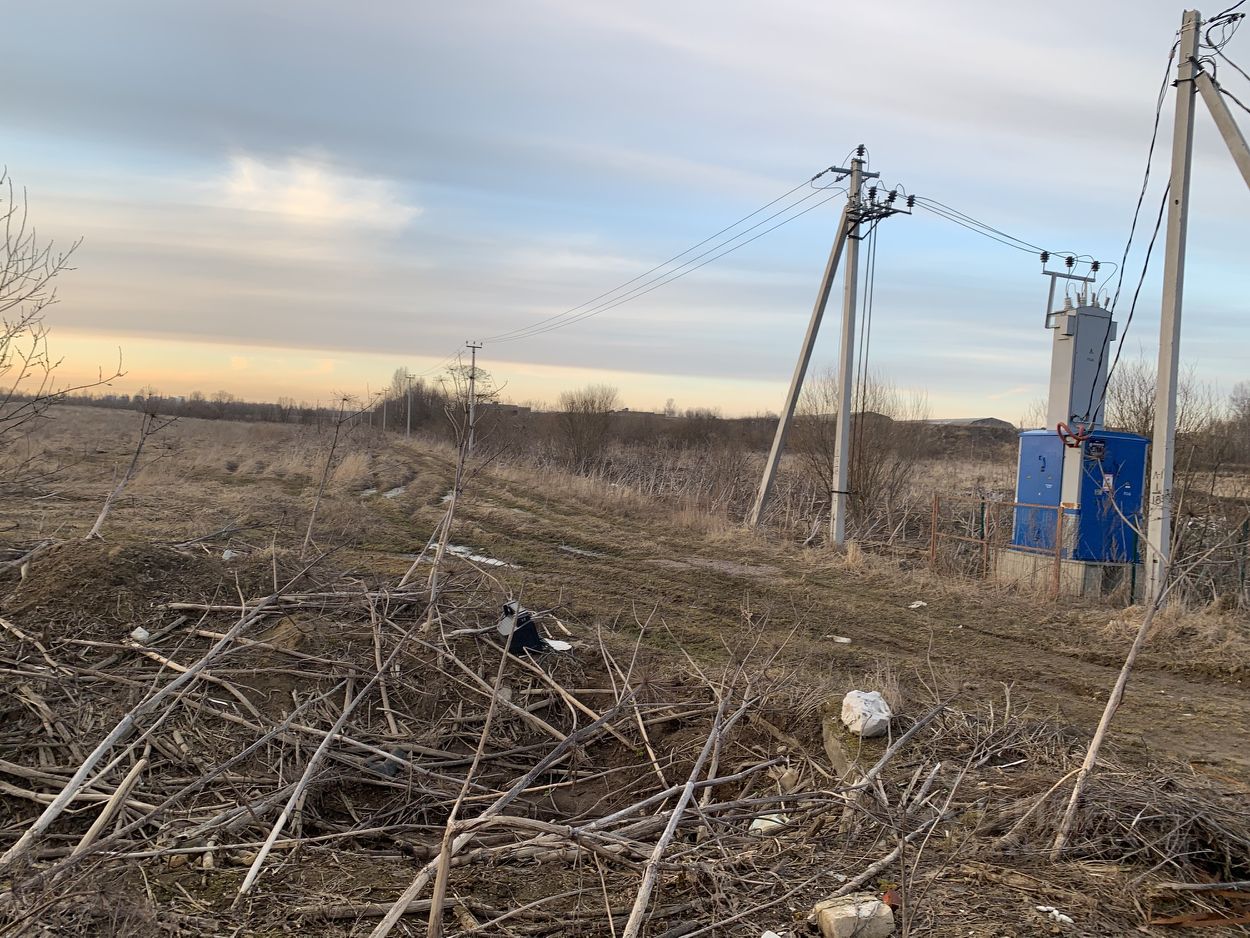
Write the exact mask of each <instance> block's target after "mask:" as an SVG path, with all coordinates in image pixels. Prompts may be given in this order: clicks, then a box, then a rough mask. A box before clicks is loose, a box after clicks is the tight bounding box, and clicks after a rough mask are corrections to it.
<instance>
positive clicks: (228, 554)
mask: <svg viewBox="0 0 1250 938" xmlns="http://www.w3.org/2000/svg"><path fill="white" fill-rule="evenodd" d="M242 556H243V552H242V551H238V550H231V549H230V548H229V547H227V548H226V549H225V550H223V551H222V552H221V559H222V560H238V559H239V558H240V557H242Z"/></svg>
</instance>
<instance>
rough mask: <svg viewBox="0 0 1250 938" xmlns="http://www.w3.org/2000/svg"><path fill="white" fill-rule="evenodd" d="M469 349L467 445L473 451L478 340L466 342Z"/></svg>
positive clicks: (479, 344) (480, 345)
mask: <svg viewBox="0 0 1250 938" xmlns="http://www.w3.org/2000/svg"><path fill="white" fill-rule="evenodd" d="M464 344H465V346H466V347H467V348H468V349H469V362H470V364H469V446H468V452H470V453H471V452H473V430H474V428H476V426H477V350H478V349H480V348H481V347H482V344H481V343H480V342H466V343H464Z"/></svg>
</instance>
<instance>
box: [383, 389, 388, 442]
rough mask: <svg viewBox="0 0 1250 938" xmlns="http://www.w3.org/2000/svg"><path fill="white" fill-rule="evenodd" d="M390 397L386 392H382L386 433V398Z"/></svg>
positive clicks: (384, 431)
mask: <svg viewBox="0 0 1250 938" xmlns="http://www.w3.org/2000/svg"><path fill="white" fill-rule="evenodd" d="M387 397H389V395H388V394H386V392H383V393H382V433H383V434H385V433H386V399H387Z"/></svg>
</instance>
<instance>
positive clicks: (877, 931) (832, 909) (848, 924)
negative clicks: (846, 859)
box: [811, 893, 894, 938]
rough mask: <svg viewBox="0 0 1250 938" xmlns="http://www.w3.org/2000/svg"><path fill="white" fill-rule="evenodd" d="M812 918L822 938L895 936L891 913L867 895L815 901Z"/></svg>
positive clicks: (861, 894) (891, 910) (860, 894)
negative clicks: (818, 927)
mask: <svg viewBox="0 0 1250 938" xmlns="http://www.w3.org/2000/svg"><path fill="white" fill-rule="evenodd" d="M811 919H813V920H815V922H816V924H817V925H819V926H820V933H821V935H823V936H824V938H889V936H890V935H893V934H894V910H893V909H891V908H890V907H889V906H888V905H886V904H885V903H884V902H882V901H881V900H880V899H878V898H877V897H876V896H874V895H871V894H870V893H857V894H854V895H850V896H842V897H840V898H838V899H826V900H825V901H824V902H818V903H817V904H816V907H815V908H814V909H812V915H811Z"/></svg>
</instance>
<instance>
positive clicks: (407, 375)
mask: <svg viewBox="0 0 1250 938" xmlns="http://www.w3.org/2000/svg"><path fill="white" fill-rule="evenodd" d="M404 377H405V378H407V379H408V406H407V407H406V408H404V409H405V410H406V411H407V414H408V426H407V427H405V428H404V439H405V440H407V439H410V438H411V437H412V372H411V371H407V370H405V371H404Z"/></svg>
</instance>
